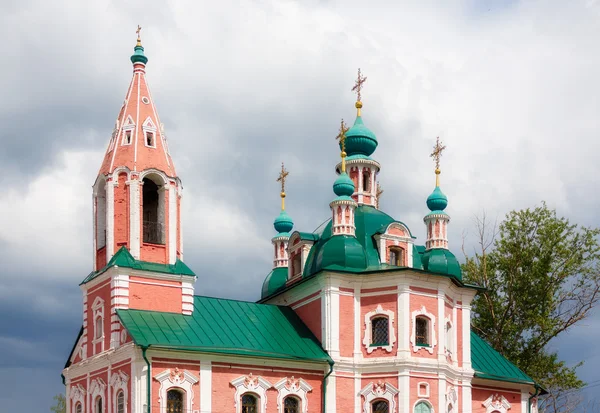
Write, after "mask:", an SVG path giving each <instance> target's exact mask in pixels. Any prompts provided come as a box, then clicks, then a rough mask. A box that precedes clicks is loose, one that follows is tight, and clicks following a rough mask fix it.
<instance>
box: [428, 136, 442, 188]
mask: <svg viewBox="0 0 600 413" xmlns="http://www.w3.org/2000/svg"><path fill="white" fill-rule="evenodd" d="M444 149H446V146H444V145H442V143H441V142H440V137H439V136H438V137H437V138H436V140H435V145H434V146H433V152H431V154H430V155H429V156H430V157H432V158H433V159H434V160H435V186H440V173H441V171H440V158H441V157H442V152H443V151H444Z"/></svg>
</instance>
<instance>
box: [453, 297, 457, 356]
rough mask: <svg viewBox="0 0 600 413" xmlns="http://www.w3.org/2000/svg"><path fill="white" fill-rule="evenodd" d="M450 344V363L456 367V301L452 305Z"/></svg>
mask: <svg viewBox="0 0 600 413" xmlns="http://www.w3.org/2000/svg"><path fill="white" fill-rule="evenodd" d="M452 346H453V348H452V365H453V366H454V367H456V366H458V319H457V310H456V302H454V306H453V307H452Z"/></svg>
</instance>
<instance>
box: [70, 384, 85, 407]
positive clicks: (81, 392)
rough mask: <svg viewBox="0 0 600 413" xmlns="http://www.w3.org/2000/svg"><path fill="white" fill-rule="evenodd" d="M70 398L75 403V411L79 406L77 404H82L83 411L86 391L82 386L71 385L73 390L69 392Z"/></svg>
mask: <svg viewBox="0 0 600 413" xmlns="http://www.w3.org/2000/svg"><path fill="white" fill-rule="evenodd" d="M69 398H70V399H71V402H72V403H73V409H75V406H77V403H81V406H82V409H83V406H85V389H84V388H83V386H82V385H81V384H77V385H75V386H74V385H71V389H70V390H69Z"/></svg>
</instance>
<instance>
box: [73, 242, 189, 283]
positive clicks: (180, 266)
mask: <svg viewBox="0 0 600 413" xmlns="http://www.w3.org/2000/svg"><path fill="white" fill-rule="evenodd" d="M114 266H117V267H123V268H133V269H136V270H143V271H152V272H160V273H165V274H174V275H187V276H190V277H195V276H196V274H194V272H193V271H192V270H191V269H190V267H188V266H187V265H185V264H184V263H183V261H181V260H180V259H179V258H177V260H176V261H175V264H158V263H156V262H148V261H139V260H136V259H135V258H133V255H131V253H130V252H129V250H128V249H127V248H125V247H121V248H120V249H119V251H117V253H116V254H115V255H113V257H112V258H111V259H110V261H109V262H108V264H106V265H105V266H104V268H102V269H100V270H98V271H92V272H91V273H89V274H88V276H87V277H85V279H84V280H83V281H82V282H81V284H85V283H87V282H88V281H91V280H93V279H94V278H96V277H97V276H98V275H100V274H102V273H103V272H104V271H106V270H107V269H109V268H110V267H114ZM81 284H80V285H81Z"/></svg>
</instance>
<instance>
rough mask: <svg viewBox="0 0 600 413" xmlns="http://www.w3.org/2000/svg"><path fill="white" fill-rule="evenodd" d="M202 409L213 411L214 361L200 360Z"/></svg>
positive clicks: (203, 410) (202, 410)
mask: <svg viewBox="0 0 600 413" xmlns="http://www.w3.org/2000/svg"><path fill="white" fill-rule="evenodd" d="M200 411H201V412H212V363H211V362H210V361H205V360H202V361H201V362H200Z"/></svg>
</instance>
